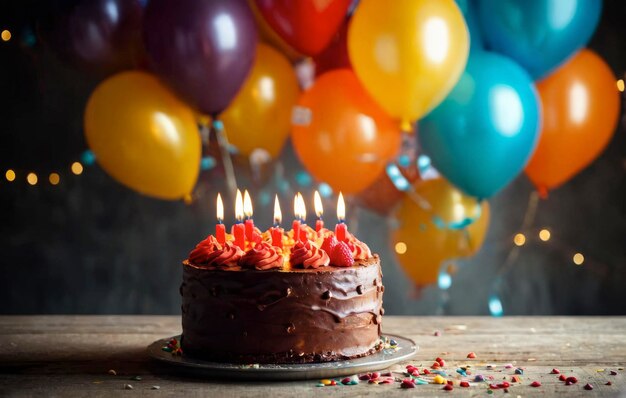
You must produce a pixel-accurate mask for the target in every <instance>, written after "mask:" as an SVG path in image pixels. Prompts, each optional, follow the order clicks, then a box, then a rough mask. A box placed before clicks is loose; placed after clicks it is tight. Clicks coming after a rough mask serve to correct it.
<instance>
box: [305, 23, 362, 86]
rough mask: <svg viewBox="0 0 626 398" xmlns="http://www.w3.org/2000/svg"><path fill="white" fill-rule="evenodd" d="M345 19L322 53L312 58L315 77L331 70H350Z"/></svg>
mask: <svg viewBox="0 0 626 398" xmlns="http://www.w3.org/2000/svg"><path fill="white" fill-rule="evenodd" d="M349 23H350V20H348V19H346V20H345V22H344V23H343V24H342V25H341V27H340V28H339V30H338V31H337V33H336V34H335V36H334V37H333V39H332V41H331V42H330V44H329V45H328V47H326V49H325V50H324V51H322V52H321V53H319V54H318V55H316V56H315V57H313V61H315V76H316V77H317V76H320V75H321V74H322V73H324V72H328V71H329V70H333V69H342V68H347V69H352V64H351V63H350V57H349V56H348V24H349Z"/></svg>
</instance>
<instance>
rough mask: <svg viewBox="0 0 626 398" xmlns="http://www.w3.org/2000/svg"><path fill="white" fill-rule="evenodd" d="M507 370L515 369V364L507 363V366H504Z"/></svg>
mask: <svg viewBox="0 0 626 398" xmlns="http://www.w3.org/2000/svg"><path fill="white" fill-rule="evenodd" d="M504 368H505V369H513V364H510V363H507V364H506V365H504Z"/></svg>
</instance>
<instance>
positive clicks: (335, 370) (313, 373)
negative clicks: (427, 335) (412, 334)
mask: <svg viewBox="0 0 626 398" xmlns="http://www.w3.org/2000/svg"><path fill="white" fill-rule="evenodd" d="M385 337H387V338H389V339H393V340H395V341H396V342H397V343H398V345H397V347H396V348H385V349H383V350H381V351H379V352H377V353H375V354H372V355H368V356H366V357H362V358H357V359H348V360H343V361H335V362H324V363H304V364H236V363H222V362H210V361H203V360H201V359H196V358H190V357H186V356H185V355H184V354H183V355H173V354H172V353H170V352H167V351H163V349H162V347H163V346H165V345H167V343H168V341H170V340H171V339H172V338H176V339H177V340H179V341H180V335H178V336H172V337H168V338H163V339H160V340H157V341H155V342H154V343H152V344H150V345H149V346H148V355H150V357H151V358H153V359H155V360H157V361H160V362H163V363H166V364H168V365H171V366H174V367H176V368H177V370H180V371H183V372H184V373H185V374H191V375H194V376H199V377H206V378H230V379H247V380H305V379H326V378H331V377H339V376H349V375H354V374H357V373H365V372H371V371H374V370H382V369H386V368H388V367H390V366H391V365H393V364H395V363H398V362H400V361H404V360H406V359H409V358H410V357H412V356H413V355H414V354H415V353H416V352H417V350H418V347H417V345H415V343H414V342H413V341H412V340H410V339H407V338H405V337H401V336H395V335H385Z"/></svg>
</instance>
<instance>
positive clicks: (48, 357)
mask: <svg viewBox="0 0 626 398" xmlns="http://www.w3.org/2000/svg"><path fill="white" fill-rule="evenodd" d="M384 322H385V323H384V331H385V332H387V333H393V334H400V335H403V336H406V337H410V338H412V339H414V340H415V341H416V343H417V344H418V345H419V346H420V351H419V353H418V355H417V356H416V357H415V359H414V360H412V361H411V362H412V363H413V364H415V365H422V367H424V366H429V365H430V364H432V362H433V360H434V358H435V357H437V356H441V357H443V358H445V360H446V362H447V365H446V369H447V370H448V372H449V373H451V374H456V373H455V369H456V368H457V367H458V366H460V365H464V364H468V363H469V364H472V366H473V368H472V370H473V371H474V372H475V373H482V374H485V375H492V376H494V378H495V380H496V381H498V380H501V379H502V377H507V379H510V376H511V375H512V373H513V370H512V369H505V368H504V367H503V365H504V364H506V363H512V364H514V365H515V366H517V367H523V368H525V371H524V373H525V374H524V375H523V376H522V383H519V384H513V386H512V387H511V388H510V389H509V391H510V393H511V394H512V395H511V396H513V397H515V396H517V395H521V396H537V395H560V396H619V395H620V393H624V394H626V377H625V376H624V372H623V371H621V370H618V375H616V376H611V375H610V374H609V370H617V369H618V368H620V367H623V366H624V365H625V364H626V317H610V318H608V317H507V318H501V319H494V318H484V317H393V316H387V317H385V321H384ZM435 330H439V331H441V336H434V331H435ZM179 332H180V318H179V317H175V316H9V317H7V316H0V339H1V341H2V342H3V343H2V349H1V350H0V395H2V394H3V393H9V394H10V395H14V396H32V395H46V396H54V395H72V396H90V397H99V396H110V395H111V394H114V393H119V392H122V393H128V394H133V393H135V394H137V393H139V394H142V395H152V394H154V395H157V394H158V395H159V396H182V395H191V396H200V395H202V396H204V395H213V394H215V395H219V396H250V397H255V396H259V397H260V396H268V395H272V396H274V397H287V396H294V395H313V394H315V395H318V394H324V395H326V394H328V393H333V395H338V396H354V395H360V396H373V395H379V394H380V393H385V394H387V395H400V394H403V396H406V394H410V395H411V396H434V395H444V394H448V393H447V392H445V391H442V390H441V386H439V385H426V386H418V388H416V389H413V390H411V391H404V390H400V389H399V383H395V384H392V385H389V386H382V385H381V386H372V385H367V384H365V383H361V384H359V385H357V386H342V387H325V388H317V387H315V384H316V382H315V381H300V382H278V383H276V382H272V383H269V382H232V381H218V380H199V379H194V378H190V377H186V376H184V375H178V374H175V373H173V372H172V369H171V368H169V367H166V366H163V365H160V364H157V363H154V362H152V361H150V360H149V358H148V357H147V355H146V353H145V347H146V346H147V345H148V344H149V343H151V342H152V341H154V340H156V339H158V338H161V337H165V336H169V335H174V334H177V333H179ZM469 351H474V352H476V354H477V355H478V358H477V359H474V360H471V361H470V360H467V359H466V358H465V356H466V355H467V353H468V352H469ZM487 363H493V364H497V365H498V366H497V367H496V369H494V370H487V369H486V364H487ZM553 367H556V368H559V369H561V370H562V371H564V372H565V373H566V374H568V375H570V374H571V375H576V376H577V377H578V379H579V380H580V382H579V383H578V384H576V385H573V386H565V385H563V383H562V382H559V381H558V380H557V377H556V376H554V375H551V374H549V372H550V370H551V369H552V368H553ZM402 368H403V366H398V367H395V368H394V369H393V370H396V371H401V370H402ZM109 369H115V370H116V371H117V373H118V375H117V376H111V375H108V374H107V371H108V370H109ZM599 369H605V371H604V372H598V371H597V370H599ZM136 375H140V376H141V377H142V380H141V381H131V380H129V379H130V378H131V377H132V376H136ZM398 375H399V374H398ZM452 379H455V378H454V377H452ZM455 380H456V379H455ZM532 380H538V381H541V382H542V387H540V388H532V387H530V386H529V384H530V382H531V381H532ZM609 380H610V381H611V382H612V383H613V385H611V386H606V385H604V384H605V383H606V382H607V381H609ZM587 382H590V383H592V384H593V385H594V390H593V391H586V390H584V389H583V385H584V384H585V383H587ZM125 383H129V384H132V385H133V386H134V390H133V391H123V385H124V384H125ZM152 385H159V386H160V387H161V388H160V390H158V391H154V390H150V387H151V386H152ZM486 392H487V385H486V384H476V385H473V386H472V387H471V388H469V389H462V388H460V387H455V390H454V391H452V393H453V394H455V395H457V396H475V395H482V394H486ZM495 393H496V394H501V393H502V391H501V390H500V391H496V392H495Z"/></svg>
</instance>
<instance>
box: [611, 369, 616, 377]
mask: <svg viewBox="0 0 626 398" xmlns="http://www.w3.org/2000/svg"><path fill="white" fill-rule="evenodd" d="M609 374H610V375H611V376H617V372H616V371H614V370H612V371H611V372H610V373H609Z"/></svg>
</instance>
